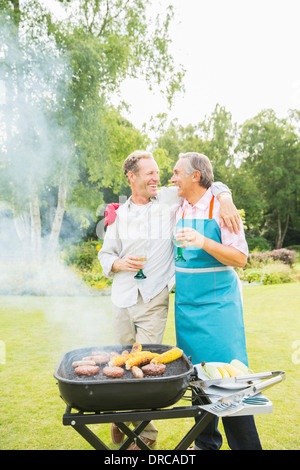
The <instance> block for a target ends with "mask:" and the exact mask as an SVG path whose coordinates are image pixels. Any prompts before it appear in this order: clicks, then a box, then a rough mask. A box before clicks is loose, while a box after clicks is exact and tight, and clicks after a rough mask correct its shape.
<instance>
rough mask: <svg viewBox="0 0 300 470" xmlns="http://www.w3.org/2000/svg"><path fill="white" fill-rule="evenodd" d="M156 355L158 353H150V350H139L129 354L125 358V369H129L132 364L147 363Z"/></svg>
mask: <svg viewBox="0 0 300 470" xmlns="http://www.w3.org/2000/svg"><path fill="white" fill-rule="evenodd" d="M156 356H158V354H157V353H152V352H151V351H141V352H138V353H135V354H132V355H131V354H130V357H129V358H127V361H126V362H125V367H126V370H130V369H131V367H133V366H141V365H143V364H148V363H149V362H150V361H151V360H152V359H154V358H155V357H156Z"/></svg>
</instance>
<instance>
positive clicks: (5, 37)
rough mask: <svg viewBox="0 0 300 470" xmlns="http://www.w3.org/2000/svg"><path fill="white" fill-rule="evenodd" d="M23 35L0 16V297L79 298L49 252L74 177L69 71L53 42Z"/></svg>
mask: <svg viewBox="0 0 300 470" xmlns="http://www.w3.org/2000/svg"><path fill="white" fill-rule="evenodd" d="M23 29H24V28H23ZM23 29H22V28H20V29H17V28H16V27H15V26H14V25H13V24H12V23H11V22H10V21H9V18H8V17H7V16H5V15H2V16H0V84H1V86H0V294H6V295H8V294H14V295H17V294H18V295H26V294H27V295H28V294H30V295H31V294H33V295H46V296H51V295H59V296H63V295H67V296H72V295H85V296H86V295H90V291H89V289H88V288H87V287H86V285H84V283H83V282H82V281H81V280H80V279H79V277H78V276H77V275H76V274H75V273H74V272H73V271H71V270H70V269H69V268H68V267H67V266H65V265H64V264H63V262H62V261H61V260H60V257H59V255H57V254H56V253H55V252H52V251H50V249H49V239H50V233H51V223H52V222H53V220H54V216H55V213H56V207H57V200H58V186H59V184H61V181H62V178H63V177H65V179H66V180H67V179H69V181H70V179H71V178H72V177H74V174H76V168H75V165H74V148H75V144H74V142H73V138H72V126H73V125H74V122H73V118H72V114H71V112H70V110H69V107H68V105H67V99H68V89H69V88H68V87H69V83H70V80H71V76H72V69H71V67H70V64H69V61H68V57H67V56H64V57H62V54H60V53H59V51H58V49H57V47H56V45H55V41H54V40H51V38H49V36H43V35H39V40H38V41H35V39H34V32H32V35H29V36H30V37H29V38H28V33H27V35H26V34H25V32H24V30H23ZM66 175H67V177H68V178H66ZM70 175H71V177H70ZM65 189H66V188H65ZM78 210H79V209H78ZM82 213H83V214H84V215H85V216H86V214H88V211H87V210H86V209H85V208H83V210H82ZM75 237H76V234H75V232H74V231H73V233H72V234H70V237H69V238H70V239H71V238H73V239H74V238H75ZM37 248H38V250H37ZM37 255H38V256H37Z"/></svg>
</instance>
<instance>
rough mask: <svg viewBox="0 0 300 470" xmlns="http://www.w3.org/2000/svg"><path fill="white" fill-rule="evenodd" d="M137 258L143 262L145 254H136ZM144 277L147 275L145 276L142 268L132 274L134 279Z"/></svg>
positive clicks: (145, 257)
mask: <svg viewBox="0 0 300 470" xmlns="http://www.w3.org/2000/svg"><path fill="white" fill-rule="evenodd" d="M137 258H138V260H139V261H143V262H145V261H147V256H146V255H145V254H142V255H137ZM146 278H147V276H145V274H144V273H143V270H142V269H140V270H139V271H138V272H137V273H136V275H135V276H134V279H139V280H142V279H146Z"/></svg>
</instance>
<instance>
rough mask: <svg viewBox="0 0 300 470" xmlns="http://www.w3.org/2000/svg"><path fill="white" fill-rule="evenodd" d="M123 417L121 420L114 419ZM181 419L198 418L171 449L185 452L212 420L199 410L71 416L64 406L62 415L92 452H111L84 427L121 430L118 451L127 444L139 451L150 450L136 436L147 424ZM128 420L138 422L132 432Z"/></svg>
mask: <svg viewBox="0 0 300 470" xmlns="http://www.w3.org/2000/svg"><path fill="white" fill-rule="evenodd" d="M121 417H122V418H123V421H120V420H118V418H121ZM183 417H186V418H187V417H194V418H195V417H198V420H197V423H196V424H195V425H194V426H193V427H192V428H191V429H190V431H189V432H188V433H187V434H186V435H185V436H184V438H183V439H182V440H181V441H180V442H179V444H178V445H177V446H176V447H175V449H174V450H186V449H187V448H188V447H189V446H190V444H191V443H192V442H193V441H194V440H195V438H196V437H197V436H198V435H199V434H200V432H201V431H202V430H203V429H204V428H205V427H206V426H207V424H208V423H209V422H210V421H211V420H212V419H213V415H212V414H211V413H208V412H205V411H203V410H200V408H199V407H198V406H191V407H185V408H182V407H178V408H171V409H164V410H152V411H148V412H135V413H134V416H133V415H132V413H130V412H129V413H128V412H121V413H115V412H113V413H104V414H101V413H100V414H87V415H84V414H83V413H71V407H69V406H67V408H66V413H65V415H64V417H63V424H64V425H71V426H72V427H73V428H74V430H75V431H77V432H78V433H79V434H80V435H81V436H82V437H83V438H84V439H85V440H86V441H87V442H88V443H89V444H90V445H91V446H92V447H94V449H96V450H111V449H110V448H109V447H107V446H106V445H105V444H104V443H103V442H102V441H101V440H100V439H99V438H98V437H97V436H96V435H95V434H94V433H93V432H92V431H91V430H90V429H89V428H88V427H87V426H86V425H87V424H101V423H115V424H116V425H117V426H118V427H119V428H120V429H121V431H123V432H124V433H125V434H126V435H127V436H128V438H127V439H126V440H125V441H124V442H123V444H122V445H121V446H120V447H119V449H118V450H125V449H127V448H128V447H129V445H130V444H131V442H133V441H134V442H136V444H137V445H138V446H139V447H140V449H142V450H151V449H150V448H149V447H148V446H147V445H146V444H145V443H144V442H143V441H142V440H141V439H140V437H139V434H140V433H141V432H142V431H143V429H144V428H145V427H146V426H147V424H148V423H149V422H150V421H152V420H155V419H172V418H183ZM128 421H130V422H131V421H140V422H139V424H138V425H137V426H136V428H135V429H134V430H131V429H130V428H129V427H128V426H127V425H126V424H125V423H126V422H128Z"/></svg>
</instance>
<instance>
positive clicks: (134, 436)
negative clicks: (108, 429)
mask: <svg viewBox="0 0 300 470" xmlns="http://www.w3.org/2000/svg"><path fill="white" fill-rule="evenodd" d="M149 423H150V421H142V422H141V423H139V424H138V425H137V427H136V428H135V429H134V430H133V431H132V430H131V429H130V428H129V427H128V426H126V424H125V423H115V424H116V425H117V426H118V428H119V429H121V431H123V432H124V433H125V434H126V435H127V436H128V438H127V439H126V440H125V441H124V442H123V444H122V445H121V446H120V447H119V450H125V449H127V448H128V447H129V446H130V444H131V443H132V442H134V443H135V444H136V445H137V446H139V448H140V449H142V450H149V449H150V447H148V446H147V444H145V442H144V441H142V439H140V437H139V434H141V432H142V431H143V429H145V427H146V426H147V424H149Z"/></svg>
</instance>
